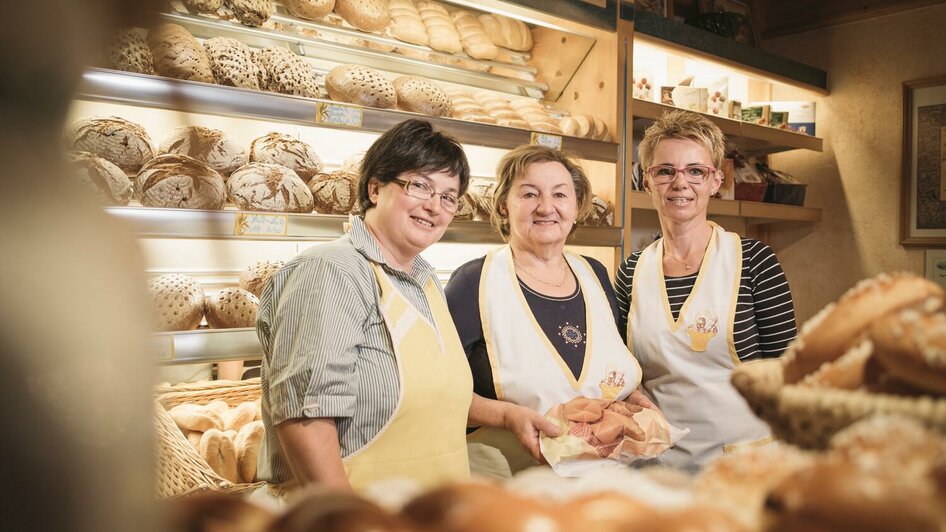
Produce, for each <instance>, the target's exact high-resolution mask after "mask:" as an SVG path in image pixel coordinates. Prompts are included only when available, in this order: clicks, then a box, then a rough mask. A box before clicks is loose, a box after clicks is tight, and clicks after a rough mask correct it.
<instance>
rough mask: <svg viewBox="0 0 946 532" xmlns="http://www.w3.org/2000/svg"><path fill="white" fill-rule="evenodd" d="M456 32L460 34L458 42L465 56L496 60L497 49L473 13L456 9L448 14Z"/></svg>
mask: <svg viewBox="0 0 946 532" xmlns="http://www.w3.org/2000/svg"><path fill="white" fill-rule="evenodd" d="M450 18H451V19H453V23H454V25H455V26H456V29H457V31H458V32H459V33H460V42H461V43H462V44H463V51H464V52H466V55H468V56H470V57H472V58H474V59H487V60H493V59H496V56H498V55H499V48H496V45H495V44H493V41H492V40H491V39H490V38H489V36H488V35H486V30H485V29H484V28H483V24H482V23H481V22H480V20H479V19H478V18H476V15H474V14H473V13H471V12H469V11H466V10H463V9H458V10H456V11H454V12H453V13H451V14H450Z"/></svg>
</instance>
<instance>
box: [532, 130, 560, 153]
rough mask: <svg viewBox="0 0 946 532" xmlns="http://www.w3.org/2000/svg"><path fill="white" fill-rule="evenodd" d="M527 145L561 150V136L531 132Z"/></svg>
mask: <svg viewBox="0 0 946 532" xmlns="http://www.w3.org/2000/svg"><path fill="white" fill-rule="evenodd" d="M529 144H538V145H539V146H545V147H547V148H554V149H556V150H560V149H562V136H561V135H552V134H551V133H539V132H538V131H533V132H532V136H531V137H530V138H529Z"/></svg>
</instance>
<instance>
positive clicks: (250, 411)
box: [223, 401, 257, 431]
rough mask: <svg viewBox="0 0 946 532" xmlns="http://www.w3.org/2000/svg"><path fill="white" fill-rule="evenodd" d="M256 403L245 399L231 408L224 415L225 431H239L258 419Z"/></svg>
mask: <svg viewBox="0 0 946 532" xmlns="http://www.w3.org/2000/svg"><path fill="white" fill-rule="evenodd" d="M256 410H257V406H256V403H254V402H253V401H245V402H242V403H240V404H238V405H237V406H235V407H233V408H231V409H230V410H228V411H227V413H226V414H224V416H223V429H224V430H225V431H230V430H235V431H239V430H240V429H242V428H243V426H244V425H246V424H247V423H252V422H253V420H254V419H256Z"/></svg>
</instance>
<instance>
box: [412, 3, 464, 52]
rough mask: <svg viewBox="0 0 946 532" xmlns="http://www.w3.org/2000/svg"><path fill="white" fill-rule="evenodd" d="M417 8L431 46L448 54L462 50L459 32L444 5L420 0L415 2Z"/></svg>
mask: <svg viewBox="0 0 946 532" xmlns="http://www.w3.org/2000/svg"><path fill="white" fill-rule="evenodd" d="M417 10H418V11H419V12H420V18H421V20H423V21H424V27H426V28H427V36H428V38H429V42H430V47H431V48H433V49H434V50H440V51H441V52H447V53H449V54H458V53H460V52H462V51H463V45H462V44H461V43H460V34H459V33H458V32H457V28H456V26H455V25H454V24H453V21H452V20H450V14H449V13H447V9H446V8H445V7H443V6H442V5H440V4H438V3H437V2H429V1H421V2H417Z"/></svg>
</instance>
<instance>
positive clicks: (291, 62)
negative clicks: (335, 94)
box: [253, 47, 319, 98]
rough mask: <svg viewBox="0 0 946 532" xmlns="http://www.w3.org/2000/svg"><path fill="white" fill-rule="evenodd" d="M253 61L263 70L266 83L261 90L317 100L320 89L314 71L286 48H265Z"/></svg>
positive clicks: (255, 53)
mask: <svg viewBox="0 0 946 532" xmlns="http://www.w3.org/2000/svg"><path fill="white" fill-rule="evenodd" d="M253 60H254V61H255V62H256V64H257V65H258V66H259V67H260V68H261V69H262V70H263V73H262V76H263V79H264V82H263V83H261V84H260V88H261V89H264V90H269V91H273V92H279V93H282V94H292V95H295V96H307V97H309V98H316V97H318V95H319V87H318V85H317V84H316V82H315V76H314V75H312V69H311V68H309V64H308V63H306V62H305V61H304V60H303V59H302V58H301V57H299V56H297V55H296V54H294V53H292V52H290V51H289V50H287V49H285V48H275V47H270V48H264V49H262V50H259V51H257V52H254V54H253Z"/></svg>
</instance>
